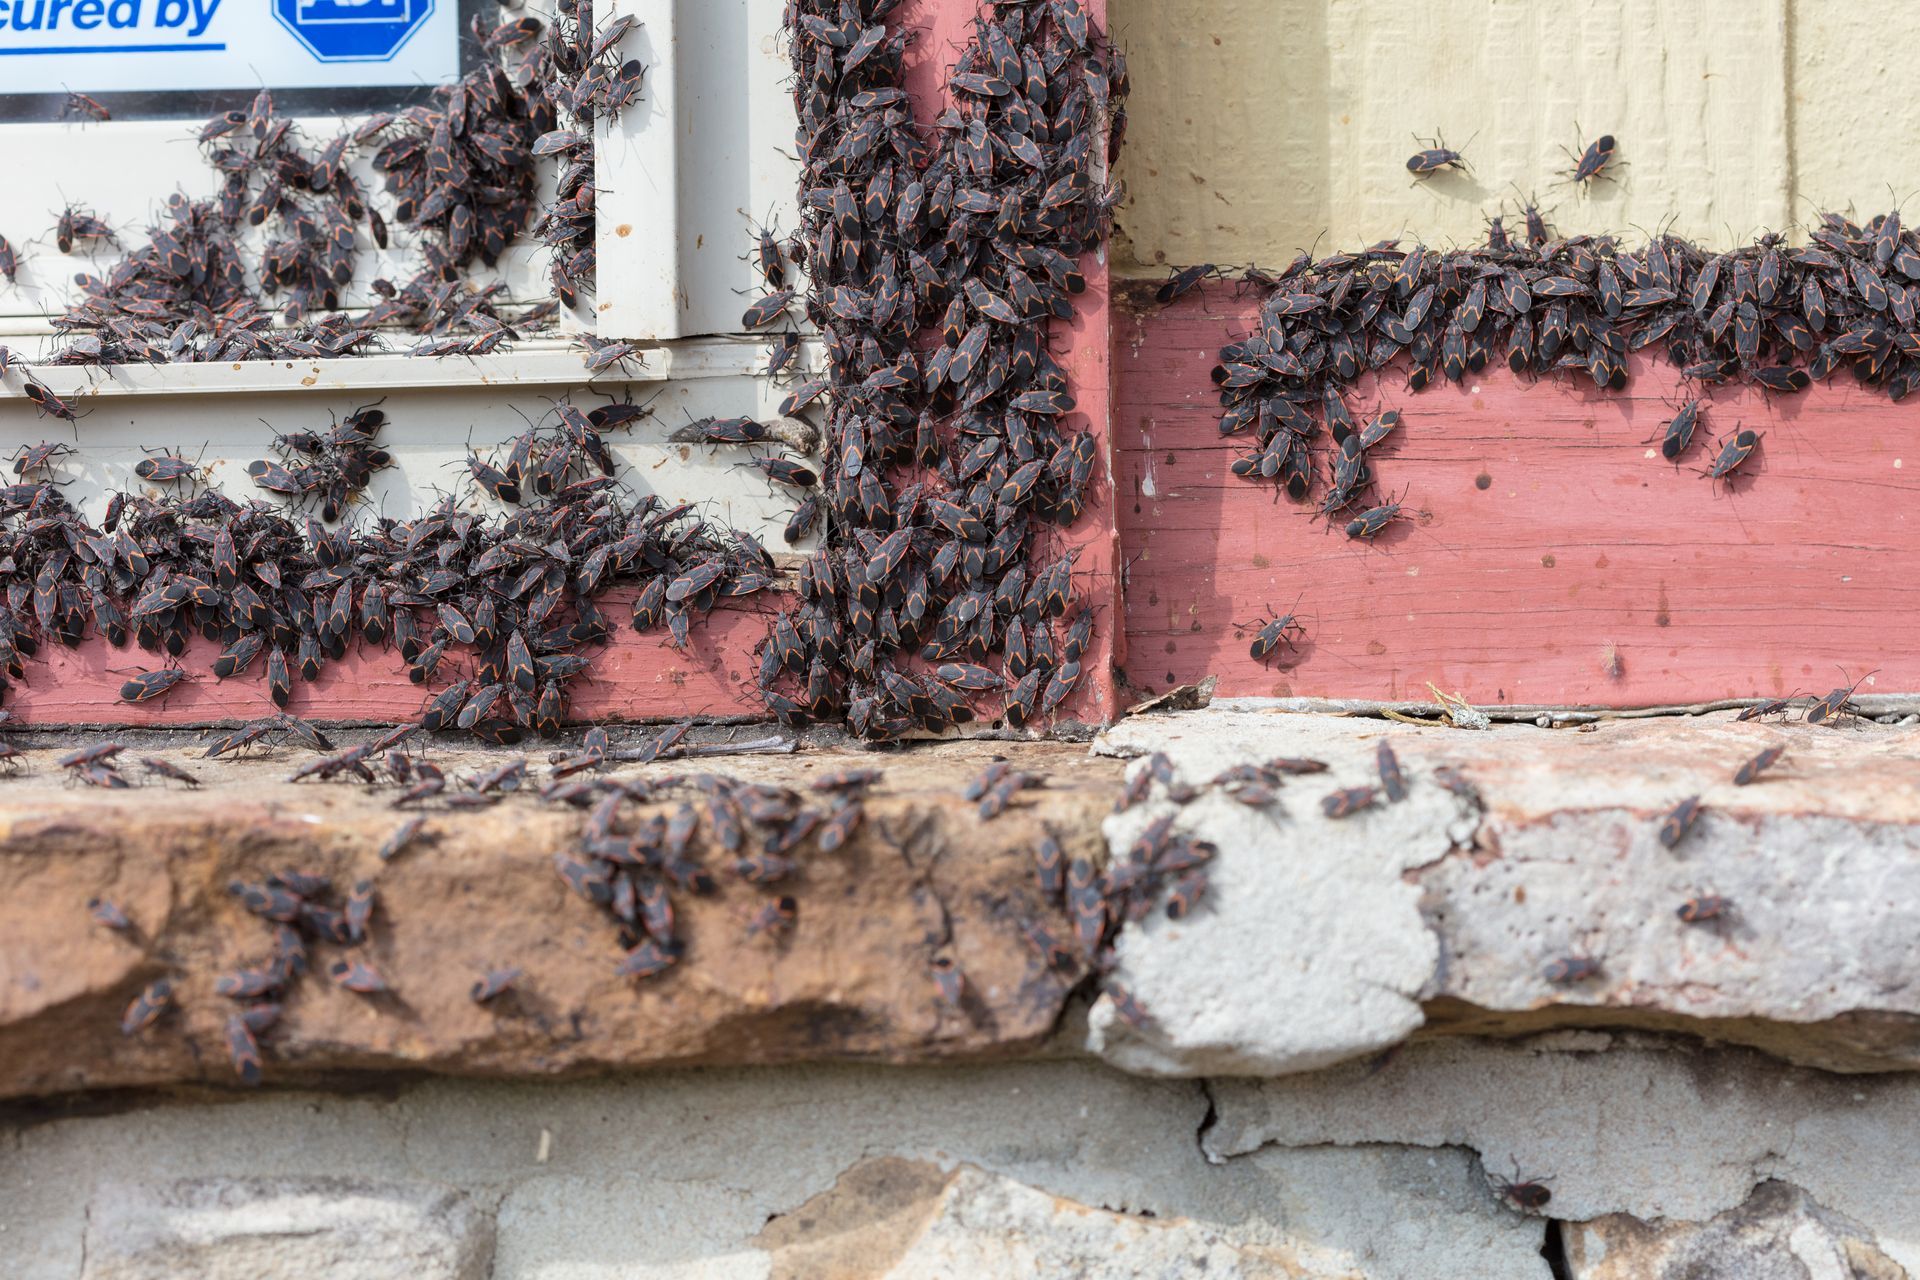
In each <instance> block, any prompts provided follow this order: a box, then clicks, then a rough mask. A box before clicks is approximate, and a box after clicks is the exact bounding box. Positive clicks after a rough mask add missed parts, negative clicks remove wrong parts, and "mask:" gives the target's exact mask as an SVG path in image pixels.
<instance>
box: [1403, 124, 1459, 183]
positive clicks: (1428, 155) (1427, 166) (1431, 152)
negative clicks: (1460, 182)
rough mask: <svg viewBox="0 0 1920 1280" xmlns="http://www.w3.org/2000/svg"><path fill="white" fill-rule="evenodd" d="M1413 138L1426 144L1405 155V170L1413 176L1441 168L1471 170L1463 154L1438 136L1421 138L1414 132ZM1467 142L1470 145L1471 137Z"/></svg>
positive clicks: (1423, 175)
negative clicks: (1409, 154)
mask: <svg viewBox="0 0 1920 1280" xmlns="http://www.w3.org/2000/svg"><path fill="white" fill-rule="evenodd" d="M1413 140H1414V141H1415V142H1424V143H1426V144H1427V145H1426V146H1425V147H1423V148H1422V149H1421V150H1419V151H1416V152H1414V153H1413V154H1412V155H1411V156H1408V157H1407V172H1408V173H1410V174H1412V175H1413V176H1414V177H1416V178H1424V177H1426V176H1427V175H1428V174H1431V173H1439V172H1440V171H1441V170H1442V169H1457V170H1460V171H1461V172H1464V173H1471V172H1472V171H1473V167H1472V166H1471V165H1469V164H1468V163H1467V160H1466V157H1465V156H1463V155H1461V154H1460V152H1458V151H1455V150H1452V149H1451V148H1449V147H1448V146H1447V144H1446V143H1444V142H1442V141H1441V140H1440V139H1439V138H1438V137H1433V138H1422V137H1421V136H1420V135H1419V134H1415V135H1414V137H1413ZM1467 143H1468V145H1469V146H1470V145H1472V143H1473V139H1472V138H1468V139H1467Z"/></svg>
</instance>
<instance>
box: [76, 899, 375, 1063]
mask: <svg viewBox="0 0 1920 1280" xmlns="http://www.w3.org/2000/svg"><path fill="white" fill-rule="evenodd" d="M227 892H228V893H229V894H230V895H231V896H232V897H233V898H234V899H235V900H236V901H237V902H238V903H239V904H240V906H241V907H242V908H243V909H244V910H245V911H246V912H247V913H248V914H250V915H253V916H257V917H259V918H260V919H261V920H263V921H265V922H266V923H267V924H268V925H269V927H270V929H271V937H270V947H269V951H268V953H267V955H266V957H265V958H264V959H263V960H262V961H261V963H259V964H257V965H250V966H243V967H241V968H238V969H235V970H232V971H230V972H227V973H223V974H221V975H220V976H219V977H218V979H216V980H215V982H214V992H215V994H217V995H220V996H222V997H224V998H226V999H227V1000H229V1001H231V1002H232V1004H233V1007H234V1011H233V1012H232V1013H231V1014H230V1015H229V1016H228V1017H227V1020H226V1030H225V1039H226V1045H227V1054H228V1058H229V1060H230V1061H231V1062H232V1064H233V1071H234V1074H235V1075H236V1076H238V1077H239V1079H240V1082H241V1083H242V1084H246V1085H257V1084H259V1083H260V1081H261V1078H262V1075H263V1067H262V1059H261V1050H260V1039H259V1037H260V1036H261V1035H263V1034H265V1033H266V1032H267V1031H268V1030H270V1029H271V1028H272V1027H273V1026H274V1025H275V1024H276V1023H278V1022H279V1020H280V1013H281V1007H282V1001H283V1000H284V999H285V996H286V993H287V992H288V990H289V989H291V988H292V987H293V986H294V984H295V983H296V982H297V981H298V980H299V979H300V978H302V977H304V976H305V975H306V974H307V973H308V972H309V970H310V969H311V968H314V963H313V961H312V959H311V957H310V955H309V947H310V946H313V945H324V946H329V947H334V948H338V949H339V950H340V952H341V953H342V954H341V955H340V956H339V958H336V959H335V960H334V961H333V962H332V963H331V964H329V965H327V968H326V974H327V976H328V977H329V978H331V979H332V980H333V981H334V982H335V983H337V984H338V985H339V986H341V987H343V988H345V989H346V990H348V991H352V992H355V993H357V994H359V995H363V996H370V997H372V996H379V995H382V994H384V993H386V992H388V991H390V990H391V988H390V987H389V986H388V985H387V982H386V979H384V978H383V977H381V975H380V973H379V971H378V970H377V969H375V968H374V967H373V965H372V964H371V963H370V962H368V961H367V960H364V959H358V958H353V957H352V956H350V955H349V954H347V953H348V952H350V951H351V950H352V949H353V948H356V947H359V946H361V945H363V944H364V943H366V942H367V940H368V933H369V929H370V927H371V925H372V921H373V913H374V909H375V892H374V886H373V882H372V881H371V880H358V881H356V882H355V883H354V884H353V886H352V888H351V889H349V890H348V891H347V892H346V893H345V894H341V893H339V892H337V891H336V890H335V889H334V886H333V882H332V880H331V878H330V877H327V876H324V875H318V874H314V873H311V872H306V871H297V870H285V871H280V872H276V873H274V874H271V875H269V876H267V877H266V878H265V879H263V880H261V881H258V882H249V881H243V880H235V881H233V882H232V883H230V884H229V885H228V886H227ZM87 907H88V912H89V914H90V915H91V916H92V917H93V919H94V921H95V922H96V923H97V924H99V925H100V926H101V927H103V928H106V929H111V930H113V931H115V932H117V933H120V934H123V935H126V936H128V937H130V938H132V937H134V936H135V935H136V933H137V930H136V929H135V928H134V925H133V922H132V921H131V920H130V919H129V918H128V916H127V914H126V912H124V911H123V910H121V909H120V908H119V907H118V906H117V905H115V904H114V903H112V902H110V901H106V900H104V899H99V898H96V899H93V900H92V901H90V902H89V903H88V904H87ZM172 1002H173V981H172V980H171V979H167V978H162V979H160V980H158V981H156V982H153V983H150V984H149V985H148V986H147V987H146V988H144V989H143V990H142V991H141V992H140V994H139V995H137V996H135V997H134V999H133V1002H132V1003H131V1004H130V1005H128V1007H127V1011H126V1014H125V1015H124V1016H123V1017H122V1019H121V1022H120V1029H121V1031H122V1033H123V1034H126V1035H133V1034H136V1033H138V1032H141V1031H144V1030H146V1029H147V1028H148V1027H151V1026H153V1025H154V1024H155V1023H156V1022H158V1021H159V1020H160V1018H161V1016H162V1015H163V1014H165V1012H166V1011H167V1009H168V1008H169V1007H170V1006H171V1004H172Z"/></svg>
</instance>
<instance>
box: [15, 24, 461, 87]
mask: <svg viewBox="0 0 1920 1280" xmlns="http://www.w3.org/2000/svg"><path fill="white" fill-rule="evenodd" d="M459 35H460V26H459V0H0V95H4V94H27V93H60V92H63V91H66V90H72V91H74V92H77V93H91V94H98V93H119V92H127V91H134V92H142V91H160V92H164V91H167V90H183V89H186V90H208V89H255V88H271V89H332V88H361V87H384V86H391V85H427V84H439V83H442V82H444V81H447V80H451V79H454V78H455V77H456V76H458V75H459V72H460V46H459Z"/></svg>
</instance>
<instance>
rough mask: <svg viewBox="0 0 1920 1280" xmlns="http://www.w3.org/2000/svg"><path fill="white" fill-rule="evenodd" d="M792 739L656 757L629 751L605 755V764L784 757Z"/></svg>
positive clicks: (707, 746)
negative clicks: (609, 762)
mask: <svg viewBox="0 0 1920 1280" xmlns="http://www.w3.org/2000/svg"><path fill="white" fill-rule="evenodd" d="M797 745H798V744H797V743H795V741H794V740H793V739H792V738H782V737H772V738H753V739H751V740H749V741H747V742H706V743H697V744H695V745H693V746H690V747H675V748H674V749H673V750H671V751H669V752H667V753H666V754H665V755H660V754H657V753H655V752H654V751H653V749H652V748H650V747H630V748H628V749H627V750H624V751H609V752H607V754H606V757H605V758H606V759H607V760H609V761H628V762H630V761H634V760H689V759H699V758H704V757H707V756H788V755H792V754H793V753H794V751H795V750H796V748H797Z"/></svg>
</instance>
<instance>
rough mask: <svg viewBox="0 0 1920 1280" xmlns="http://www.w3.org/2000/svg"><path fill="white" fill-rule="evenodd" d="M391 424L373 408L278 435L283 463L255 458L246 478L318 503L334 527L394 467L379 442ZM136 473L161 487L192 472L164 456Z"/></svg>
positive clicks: (285, 494)
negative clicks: (369, 486) (375, 479)
mask: <svg viewBox="0 0 1920 1280" xmlns="http://www.w3.org/2000/svg"><path fill="white" fill-rule="evenodd" d="M386 423H387V415H386V413H385V411H384V410H382V409H380V408H378V407H376V406H375V405H368V406H366V407H364V408H361V409H356V410H354V411H353V412H352V413H350V414H348V415H347V416H346V417H345V418H343V419H341V420H340V421H338V422H336V423H334V424H333V425H332V426H331V427H329V428H328V429H327V430H325V431H295V432H290V433H288V434H285V435H278V436H275V437H274V441H273V447H274V450H275V452H277V453H278V454H279V455H280V460H279V461H278V462H274V461H270V460H268V459H265V458H260V459H256V460H255V461H253V462H250V463H248V464H247V474H248V475H249V476H250V477H252V479H253V482H254V483H255V484H257V485H259V486H260V487H261V488H262V489H265V490H267V491H268V492H269V493H276V494H280V495H282V496H283V497H289V498H294V499H296V500H306V499H309V498H311V499H315V500H317V501H318V504H319V509H320V518H321V519H322V520H324V521H326V522H327V523H328V524H332V523H334V522H335V521H337V520H339V519H340V518H341V517H342V516H343V515H345V514H346V512H347V508H348V505H349V504H350V503H351V502H352V501H353V500H354V499H355V498H357V497H359V495H360V493H361V491H362V490H364V489H365V488H366V487H367V482H368V481H369V480H371V479H372V478H373V473H374V472H376V471H380V470H384V469H385V468H386V467H388V466H390V465H392V462H393V456H392V455H391V454H389V453H388V452H387V451H386V450H385V449H382V448H381V447H380V446H379V444H378V443H377V441H378V439H379V436H380V429H381V428H382V427H384V426H385V425H386ZM149 464H152V465H151V466H149ZM142 468H146V470H144V471H143V470H142ZM134 473H135V474H136V475H139V476H140V478H141V479H143V480H147V481H151V482H155V483H160V482H163V481H168V480H179V479H183V478H185V477H187V476H189V475H191V474H192V473H193V471H192V469H191V468H188V467H187V465H186V463H185V460H184V459H180V458H174V457H170V456H167V455H161V456H160V457H157V458H155V457H149V458H146V459H144V460H142V461H141V463H140V464H139V465H138V466H136V467H135V469H134Z"/></svg>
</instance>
